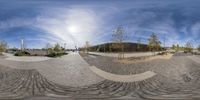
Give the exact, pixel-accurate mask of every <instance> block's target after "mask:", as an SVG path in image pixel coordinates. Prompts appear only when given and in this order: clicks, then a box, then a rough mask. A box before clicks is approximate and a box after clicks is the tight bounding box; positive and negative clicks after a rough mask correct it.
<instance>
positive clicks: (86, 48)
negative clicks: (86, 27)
mask: <svg viewBox="0 0 200 100" xmlns="http://www.w3.org/2000/svg"><path fill="white" fill-rule="evenodd" d="M89 47H90V45H89V42H88V41H86V42H85V52H86V53H88V51H89Z"/></svg>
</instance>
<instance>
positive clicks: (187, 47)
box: [184, 42, 192, 53]
mask: <svg viewBox="0 0 200 100" xmlns="http://www.w3.org/2000/svg"><path fill="white" fill-rule="evenodd" d="M184 52H186V53H188V52H192V44H191V43H190V42H187V43H186V44H185V49H184Z"/></svg>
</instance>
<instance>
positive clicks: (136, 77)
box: [90, 66, 156, 82]
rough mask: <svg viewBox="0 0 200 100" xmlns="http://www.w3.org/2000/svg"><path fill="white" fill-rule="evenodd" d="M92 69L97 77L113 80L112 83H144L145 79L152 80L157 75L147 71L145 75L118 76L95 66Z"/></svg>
mask: <svg viewBox="0 0 200 100" xmlns="http://www.w3.org/2000/svg"><path fill="white" fill-rule="evenodd" d="M90 69H91V70H92V71H93V72H94V73H96V74H97V75H99V76H101V77H103V78H105V79H107V80H111V81H115V82H137V81H143V80H145V79H148V78H151V77H153V76H154V75H156V73H154V72H152V71H146V72H144V73H140V74H134V75H117V74H112V73H108V72H105V71H103V70H101V69H98V68H96V67H95V66H90Z"/></svg>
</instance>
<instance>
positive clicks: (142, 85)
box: [0, 57, 200, 100]
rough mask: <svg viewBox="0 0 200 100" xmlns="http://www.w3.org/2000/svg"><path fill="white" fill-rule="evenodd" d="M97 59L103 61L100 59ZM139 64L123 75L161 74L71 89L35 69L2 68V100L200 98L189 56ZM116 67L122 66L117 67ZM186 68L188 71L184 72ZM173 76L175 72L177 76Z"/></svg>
mask: <svg viewBox="0 0 200 100" xmlns="http://www.w3.org/2000/svg"><path fill="white" fill-rule="evenodd" d="M95 59H99V58H98V57H97V58H95ZM180 63H181V64H180ZM139 65H140V64H137V65H131V66H132V67H134V68H133V69H129V67H128V66H124V71H121V72H122V73H121V74H127V73H125V72H127V71H133V73H136V72H138V71H139V72H140V70H141V69H145V68H146V70H152V71H155V72H156V73H157V75H155V76H154V77H151V78H148V79H146V80H142V81H137V82H114V81H110V80H102V81H100V82H97V83H94V84H91V85H85V86H81V87H71V86H65V85H61V84H58V83H55V82H53V81H51V80H49V79H48V78H46V77H45V76H44V75H42V74H41V72H39V71H38V70H35V69H16V68H9V67H6V66H3V65H0V99H2V100H4V99H22V100H41V99H42V100H43V99H46V100H66V99H72V100H73V99H75V100H79V99H80V100H88V99H91V100H95V99H98V100H103V99H104V100H108V99H122V100H127V99H134V100H149V99H150V100H152V99H153V100H199V99H200V96H199V95H200V85H199V84H200V77H199V76H200V65H199V64H198V63H196V62H195V61H193V60H191V59H189V58H187V57H173V58H172V59H171V60H169V61H164V60H156V61H152V62H149V63H142V64H141V65H143V66H144V67H141V66H139ZM160 65H162V66H160ZM135 66H139V67H135ZM148 66H149V67H148ZM97 67H99V66H97ZM106 67H107V66H106ZM107 68H108V67H107ZM115 68H119V67H117V66H115ZM182 68H184V70H181V69H182ZM102 69H103V68H102ZM109 69H112V68H111V67H110V68H108V70H107V71H109ZM173 70H174V71H173ZM142 71H144V70H141V72H142ZM178 71H180V72H178ZM174 72H176V73H174ZM113 73H119V71H113ZM172 73H174V75H173V74H172ZM170 75H171V76H170ZM176 75H177V76H180V79H181V78H182V79H181V80H179V78H174V77H172V76H176ZM70 81H71V80H70Z"/></svg>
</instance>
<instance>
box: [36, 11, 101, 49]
mask: <svg viewBox="0 0 200 100" xmlns="http://www.w3.org/2000/svg"><path fill="white" fill-rule="evenodd" d="M48 13H51V12H48ZM53 14H55V15H53V16H48V15H41V16H39V17H37V22H38V23H37V24H36V25H35V27H37V28H40V29H42V30H44V31H45V32H47V33H49V34H50V35H52V36H54V37H55V38H58V39H57V40H59V41H57V42H66V43H67V44H69V45H68V46H69V47H72V48H73V47H74V46H75V45H78V46H82V45H84V44H85V42H86V41H92V40H93V39H94V37H96V36H97V34H96V31H97V30H98V28H99V27H100V24H101V23H100V21H99V20H100V19H99V16H97V15H96V14H95V12H93V11H92V10H89V9H79V8H71V9H62V10H59V11H53ZM50 17H51V18H50ZM72 26H73V27H76V31H75V32H72V31H69V28H70V27H72Z"/></svg>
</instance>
